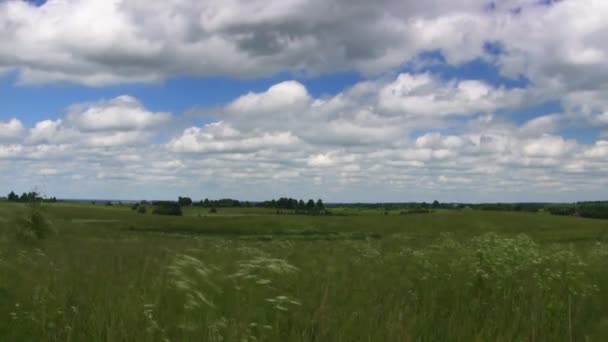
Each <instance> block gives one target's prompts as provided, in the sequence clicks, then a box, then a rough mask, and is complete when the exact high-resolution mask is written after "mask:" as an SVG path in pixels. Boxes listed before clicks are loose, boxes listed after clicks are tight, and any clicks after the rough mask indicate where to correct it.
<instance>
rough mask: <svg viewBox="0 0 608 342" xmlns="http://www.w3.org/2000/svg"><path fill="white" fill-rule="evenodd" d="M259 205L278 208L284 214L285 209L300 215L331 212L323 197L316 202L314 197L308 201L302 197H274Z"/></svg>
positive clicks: (327, 213) (278, 211)
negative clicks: (298, 198)
mask: <svg viewBox="0 0 608 342" xmlns="http://www.w3.org/2000/svg"><path fill="white" fill-rule="evenodd" d="M257 206H258V207H263V208H273V209H276V210H277V213H279V214H282V213H283V210H293V211H294V213H295V214H300V215H320V214H325V215H329V214H330V212H329V211H328V210H327V209H326V208H325V204H323V200H322V199H318V200H317V201H316V202H315V201H314V200H313V199H309V200H308V201H307V202H304V200H302V199H300V200H297V199H295V198H290V197H281V198H279V199H278V200H275V199H273V200H271V201H264V202H260V203H258V205H257Z"/></svg>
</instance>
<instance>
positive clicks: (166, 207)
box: [152, 202, 183, 216]
mask: <svg viewBox="0 0 608 342" xmlns="http://www.w3.org/2000/svg"><path fill="white" fill-rule="evenodd" d="M152 213H153V214H155V215H168V216H182V214H183V213H182V208H181V207H180V205H179V204H177V203H175V202H169V203H163V204H160V205H157V206H156V207H155V208H154V210H153V211H152Z"/></svg>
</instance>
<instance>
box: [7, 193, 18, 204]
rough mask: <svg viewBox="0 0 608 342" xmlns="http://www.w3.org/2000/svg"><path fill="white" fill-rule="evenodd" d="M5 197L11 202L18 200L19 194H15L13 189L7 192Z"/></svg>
mask: <svg viewBox="0 0 608 342" xmlns="http://www.w3.org/2000/svg"><path fill="white" fill-rule="evenodd" d="M7 199H8V200H9V201H11V202H17V201H19V196H17V194H16V193H15V192H14V191H11V193H10V194H8V197H7Z"/></svg>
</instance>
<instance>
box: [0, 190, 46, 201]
mask: <svg viewBox="0 0 608 342" xmlns="http://www.w3.org/2000/svg"><path fill="white" fill-rule="evenodd" d="M6 200H7V201H9V202H23V203H25V202H36V201H40V202H42V201H44V202H57V198H56V197H50V198H47V199H45V198H43V197H42V196H40V194H39V193H38V192H36V191H30V192H24V193H23V194H21V196H19V195H17V194H16V193H15V192H14V191H11V192H10V193H9V194H8V195H7V196H6Z"/></svg>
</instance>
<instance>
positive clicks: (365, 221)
mask: <svg viewBox="0 0 608 342" xmlns="http://www.w3.org/2000/svg"><path fill="white" fill-rule="evenodd" d="M42 210H43V214H44V216H45V217H46V218H47V220H48V221H49V222H50V223H51V226H52V229H53V230H54V233H53V234H52V235H51V236H49V237H48V238H46V239H44V240H41V241H34V242H24V241H21V240H19V239H16V238H15V229H16V227H18V226H19V224H20V220H21V219H22V218H23V217H24V216H26V215H27V213H28V207H27V205H25V204H18V203H7V202H3V203H0V337H1V338H0V340H2V341H524V340H525V341H605V340H606V339H607V338H608V295H607V294H608V272H606V270H607V269H608V221H606V220H597V219H586V218H577V217H569V216H552V215H549V214H548V213H543V212H539V213H525V212H518V213H515V212H494V211H480V210H468V209H464V210H436V211H434V212H432V213H427V214H412V215H399V211H397V210H395V211H389V212H388V213H387V214H385V212H384V210H370V209H353V208H337V209H333V211H334V212H335V213H336V215H332V216H306V215H290V214H289V213H285V214H283V215H277V214H276V212H275V211H274V210H271V209H263V208H243V209H236V208H230V209H219V211H218V213H215V214H211V213H209V211H208V210H207V209H203V208H195V207H188V208H185V209H184V216H181V217H168V216H158V215H152V214H151V213H150V211H148V213H147V214H138V213H136V212H135V211H132V210H131V209H130V208H129V206H126V205H125V206H103V205H89V204H75V203H50V204H44V205H43V208H42ZM338 214H339V215H338Z"/></svg>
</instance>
